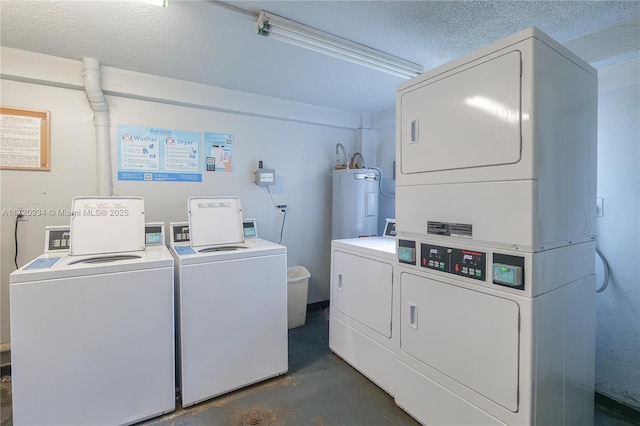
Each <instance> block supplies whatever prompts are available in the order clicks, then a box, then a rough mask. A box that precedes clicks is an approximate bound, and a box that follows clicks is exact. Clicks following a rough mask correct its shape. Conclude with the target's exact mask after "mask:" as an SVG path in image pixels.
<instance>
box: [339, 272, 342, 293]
mask: <svg viewBox="0 0 640 426" xmlns="http://www.w3.org/2000/svg"><path fill="white" fill-rule="evenodd" d="M338 291H342V274H338Z"/></svg>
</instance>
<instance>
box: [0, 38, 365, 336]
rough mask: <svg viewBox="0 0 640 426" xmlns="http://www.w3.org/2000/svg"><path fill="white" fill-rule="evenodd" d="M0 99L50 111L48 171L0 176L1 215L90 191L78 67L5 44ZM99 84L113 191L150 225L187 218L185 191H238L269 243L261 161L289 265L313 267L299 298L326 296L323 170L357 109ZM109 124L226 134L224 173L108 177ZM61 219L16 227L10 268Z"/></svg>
mask: <svg viewBox="0 0 640 426" xmlns="http://www.w3.org/2000/svg"><path fill="white" fill-rule="evenodd" d="M0 53H1V54H2V69H1V71H2V77H3V78H2V80H0V84H1V94H0V96H1V97H0V102H1V104H2V106H4V107H16V108H25V109H37V110H46V111H50V112H51V126H52V127H51V170H50V171H48V172H34V171H12V170H2V171H0V185H1V188H0V189H1V191H2V192H1V199H0V208H1V209H7V211H9V210H10V209H12V208H15V207H30V208H35V207H37V208H45V209H47V210H48V209H54V210H55V209H69V208H70V206H71V199H72V198H73V197H74V196H77V195H96V193H97V178H96V175H97V174H96V155H95V145H94V143H95V142H94V141H95V137H94V128H93V122H92V120H93V112H92V111H91V109H90V107H89V104H88V101H87V98H86V95H85V94H84V91H83V89H82V77H81V68H82V63H81V62H77V61H69V60H65V59H61V58H54V57H50V56H46V55H39V54H33V53H29V52H24V51H18V50H15V49H8V48H2V50H1V51H0ZM102 76H103V79H102V86H103V90H104V91H105V93H106V94H107V103H108V104H109V108H110V113H111V137H112V143H113V145H112V169H113V192H114V195H135V196H142V197H143V198H144V199H145V210H146V219H147V221H164V222H166V223H168V222H169V221H178V220H186V218H187V207H186V203H187V198H188V197H189V196H192V195H237V196H239V197H240V200H241V203H242V208H243V215H244V217H255V218H257V220H258V231H259V234H260V237H262V238H265V239H268V240H271V241H276V242H277V241H278V240H279V237H280V226H281V223H282V218H283V216H282V215H281V213H280V211H279V210H278V209H276V208H275V207H274V206H273V203H272V201H271V198H270V197H269V194H268V192H267V190H266V188H262V187H258V186H256V185H255V184H254V183H253V171H254V170H255V169H256V168H257V164H258V160H263V161H264V165H265V167H269V168H274V169H276V178H277V184H276V185H275V186H273V187H272V192H273V195H274V197H275V199H276V201H278V202H279V203H284V204H287V205H288V208H287V216H286V223H285V228H284V234H283V239H282V244H284V245H286V246H287V248H288V263H289V265H303V266H305V267H306V268H307V269H308V270H309V271H310V272H311V280H310V288H309V298H308V302H309V303H313V302H317V301H323V300H327V299H328V298H329V268H330V262H329V246H330V234H331V233H330V221H331V170H332V168H333V163H334V159H335V144H336V143H338V142H341V143H342V144H343V145H345V146H346V147H347V148H349V149H351V147H352V145H353V134H354V130H355V129H357V128H358V127H359V126H360V116H359V115H358V114H353V113H348V112H343V111H336V110H330V109H325V108H319V107H315V106H311V105H305V104H299V103H293V102H288V101H282V100H278V99H273V98H266V97H263V96H257V95H251V94H247V93H242V92H234V91H230V90H225V89H220V88H212V87H207V86H202V85H196V84H191V83H187V82H182V81H176V80H169V79H166V78H160V77H156V76H151V75H142V74H138V73H133V72H130V71H124V70H117V69H113V68H108V67H103V69H102ZM118 124H128V125H139V126H153V127H161V128H169V129H177V130H190V131H198V132H204V131H209V132H221V133H230V134H233V135H234V136H235V152H234V158H233V161H234V171H233V173H213V172H206V171H203V181H202V182H201V183H179V182H120V181H117V170H116V168H117V157H116V148H117V145H116V144H115V142H114V141H115V140H116V134H117V126H118ZM68 222H69V218H68V217H64V216H49V217H41V218H31V217H30V218H29V220H28V221H26V222H20V223H19V229H18V242H19V257H18V264H19V265H20V266H22V265H24V264H25V263H27V262H28V261H30V260H31V259H33V258H34V257H36V256H38V255H39V254H41V253H42V249H43V244H44V241H43V239H44V227H45V226H46V225H61V224H67V223H68ZM14 225H15V221H14V217H13V216H10V215H3V216H2V217H1V227H0V244H1V250H2V261H1V271H0V278H1V292H0V296H1V300H0V304H1V307H2V309H1V310H2V314H1V320H2V327H1V330H0V332H1V334H2V336H1V338H2V343H5V342H8V341H9V340H10V339H9V297H8V294H9V274H10V273H11V272H13V271H14V270H15V266H14V264H13V257H14V236H13V231H14V228H13V227H14Z"/></svg>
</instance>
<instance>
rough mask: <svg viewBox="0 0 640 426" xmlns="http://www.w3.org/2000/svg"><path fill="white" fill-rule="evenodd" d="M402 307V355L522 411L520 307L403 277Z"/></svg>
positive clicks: (452, 287) (504, 300) (510, 301)
mask: <svg viewBox="0 0 640 426" xmlns="http://www.w3.org/2000/svg"><path fill="white" fill-rule="evenodd" d="M400 303H401V306H400V315H401V319H400V327H401V330H400V347H401V349H402V351H404V352H405V353H407V354H408V355H410V356H412V357H414V358H416V359H417V360H419V361H421V362H422V363H425V364H427V365H428V366H430V367H432V368H434V369H436V370H438V371H440V372H441V373H443V374H445V375H447V376H449V377H450V378H452V379H453V380H455V381H457V382H459V383H461V384H463V385H464V386H466V387H468V388H471V389H473V390H474V391H476V392H478V393H479V394H481V395H483V396H484V397H486V398H488V399H490V400H492V401H494V402H496V403H497V404H500V405H501V406H503V407H504V408H506V409H508V410H510V411H513V412H516V411H518V364H519V363H518V353H519V351H518V345H519V334H520V332H519V316H520V308H519V306H518V304H517V303H516V302H515V301H513V300H508V299H503V298H501V297H496V296H492V295H489V294H486V293H481V292H478V291H473V290H468V289H465V288H462V287H457V286H454V285H450V284H446V283H443V282H439V281H435V280H432V279H429V278H426V277H422V276H417V275H413V274H409V273H406V272H403V273H401V275H400Z"/></svg>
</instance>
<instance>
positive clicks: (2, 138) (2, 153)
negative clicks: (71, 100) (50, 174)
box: [0, 107, 51, 170]
mask: <svg viewBox="0 0 640 426" xmlns="http://www.w3.org/2000/svg"><path fill="white" fill-rule="evenodd" d="M49 135H50V128H49V111H33V110H28V109H16V108H4V107H0V169H13V170H49V168H50V164H49V159H50V153H51V149H50V148H51V146H50V140H49Z"/></svg>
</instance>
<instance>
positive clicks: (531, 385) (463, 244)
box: [393, 28, 597, 425]
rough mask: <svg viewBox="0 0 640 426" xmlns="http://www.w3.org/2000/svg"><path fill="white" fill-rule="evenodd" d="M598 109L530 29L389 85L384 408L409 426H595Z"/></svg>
mask: <svg viewBox="0 0 640 426" xmlns="http://www.w3.org/2000/svg"><path fill="white" fill-rule="evenodd" d="M596 105H597V75H596V71H595V70H594V69H593V68H592V67H591V66H589V65H588V64H587V63H585V62H584V61H582V60H580V59H579V58H578V57H577V56H575V55H574V54H572V53H571V52H569V51H568V50H567V49H565V48H564V47H563V46H561V45H560V44H558V43H557V42H555V41H554V40H552V39H550V38H549V37H548V36H546V35H545V34H543V33H542V32H540V31H539V30H537V29H535V28H530V29H527V30H525V31H522V32H520V33H518V34H515V35H513V36H511V37H508V38H506V39H504V40H502V41H500V42H497V43H495V44H492V45H490V46H488V47H486V48H483V49H481V50H479V51H477V52H475V53H472V54H470V55H467V56H465V57H463V58H460V59H458V60H456V61H453V62H451V63H449V64H447V65H444V66H442V67H439V68H436V69H434V70H432V71H430V72H427V73H425V74H423V75H421V76H419V77H417V78H415V79H413V80H410V81H408V82H406V83H404V84H402V85H400V86H399V88H398V92H397V151H396V155H397V160H398V162H399V168H398V175H397V205H396V221H397V250H398V252H397V254H398V263H397V266H396V269H395V276H394V294H393V297H394V312H393V324H394V332H396V333H397V336H396V337H397V338H396V339H395V340H394V341H395V342H397V344H398V346H397V347H396V364H395V379H396V383H395V400H396V403H397V404H398V405H399V406H401V407H402V408H403V409H404V410H406V411H407V412H408V413H410V414H411V415H412V416H413V417H415V418H416V419H418V420H419V421H420V422H422V423H424V424H438V425H445V424H474V425H478V424H495V425H499V424H510V425H513V424H538V425H543V424H554V425H555V424H558V425H559V424H572V425H588V424H593V397H594V389H593V386H594V353H595V347H594V346H595V345H594V325H595V324H594V323H595V300H594V298H595V275H594V269H595V267H594V258H595V255H594V252H595V216H596V214H595V213H596V211H595V210H596V200H595V197H596V113H597V106H596ZM396 327H397V328H396Z"/></svg>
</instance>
